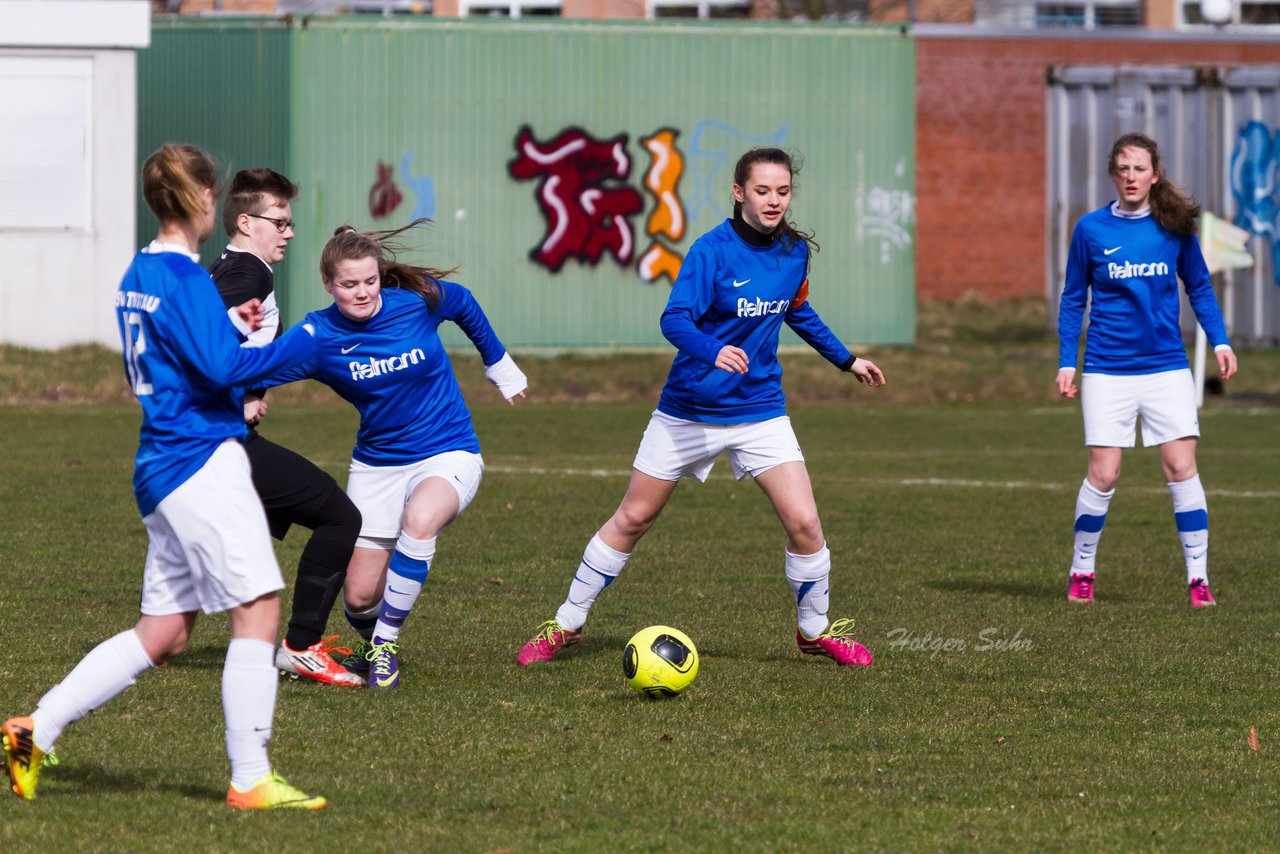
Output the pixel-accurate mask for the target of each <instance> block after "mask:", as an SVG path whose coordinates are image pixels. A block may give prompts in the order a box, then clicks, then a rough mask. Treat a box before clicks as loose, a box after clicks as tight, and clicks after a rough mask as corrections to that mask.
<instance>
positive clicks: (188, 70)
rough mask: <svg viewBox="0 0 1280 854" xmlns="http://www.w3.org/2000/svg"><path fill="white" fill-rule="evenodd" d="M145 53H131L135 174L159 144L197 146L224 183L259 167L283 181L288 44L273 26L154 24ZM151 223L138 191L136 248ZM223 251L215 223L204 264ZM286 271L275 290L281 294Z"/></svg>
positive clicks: (151, 231) (150, 233) (285, 268)
mask: <svg viewBox="0 0 1280 854" xmlns="http://www.w3.org/2000/svg"><path fill="white" fill-rule="evenodd" d="M152 27H153V31H152V38H151V46H150V47H149V48H147V49H146V50H141V51H139V52H138V166H139V167H141V165H142V161H143V160H145V159H146V158H147V156H148V155H150V154H151V152H153V151H155V150H156V149H157V148H158V147H160V146H161V145H162V144H164V143H166V142H189V143H192V144H195V145H199V146H200V147H201V148H204V149H205V150H207V151H209V152H210V153H212V154H213V155H215V156H216V157H217V158H218V162H219V163H220V164H221V165H222V167H223V168H224V169H225V170H226V175H227V178H228V180H229V179H230V177H231V175H234V174H235V172H236V171H238V170H240V169H248V168H252V167H257V166H266V167H269V168H272V169H276V170H279V171H281V172H283V173H284V174H288V173H289V165H290V164H289V146H290V135H291V133H292V132H293V124H292V121H291V119H290V114H289V101H290V90H291V87H292V60H291V53H292V50H293V39H292V36H291V33H290V30H289V28H288V27H287V26H285V25H283V24H282V23H281V22H279V21H276V20H273V19H264V18H253V19H250V20H234V19H219V20H211V21H201V22H200V23H199V24H198V25H195V26H193V25H192V24H191V23H190V22H187V21H175V20H173V19H166V18H163V17H158V18H156V19H155V20H154V21H153V22H152ZM155 233H156V220H155V217H153V216H152V215H151V212H150V211H149V210H147V206H146V204H145V203H144V202H143V201H142V188H141V187H139V188H138V245H139V246H142V245H145V244H146V243H147V242H148V241H150V240H151V238H153V237H154V236H155ZM225 245H226V238H225V235H224V233H223V231H222V225H221V223H220V222H219V224H218V226H217V231H216V232H215V233H214V236H213V237H212V238H211V239H210V240H209V241H208V242H207V243H206V244H205V245H204V247H203V249H204V256H205V259H206V260H207V261H212V260H213V259H214V258H216V257H217V255H218V253H219V252H221V251H222V247H223V246H225ZM289 272H290V265H289V264H282V265H280V270H279V271H278V273H277V279H276V282H277V286H278V287H279V288H280V290H281V292H282V293H281V295H282V296H284V295H285V294H287V292H288V275H289Z"/></svg>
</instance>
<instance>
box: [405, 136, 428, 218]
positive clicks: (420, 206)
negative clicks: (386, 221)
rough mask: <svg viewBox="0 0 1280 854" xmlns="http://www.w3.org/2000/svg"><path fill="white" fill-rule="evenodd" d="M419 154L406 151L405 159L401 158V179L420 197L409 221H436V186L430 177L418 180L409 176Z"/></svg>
mask: <svg viewBox="0 0 1280 854" xmlns="http://www.w3.org/2000/svg"><path fill="white" fill-rule="evenodd" d="M417 156H418V155H417V152H415V151H406V152H405V154H404V157H402V158H400V178H401V180H403V181H404V183H405V184H407V185H408V186H409V189H410V190H413V194H414V195H415V196H417V197H418V203H417V204H416V205H415V206H414V208H413V214H412V215H411V216H410V217H409V219H410V220H411V221H412V220H415V219H418V218H419V217H426V218H427V219H435V216H436V185H435V181H433V180H432V178H431V176H430V175H419V176H418V177H416V178H412V177H410V176H409V166H410V165H411V164H412V163H413V160H414V158H415V157H417Z"/></svg>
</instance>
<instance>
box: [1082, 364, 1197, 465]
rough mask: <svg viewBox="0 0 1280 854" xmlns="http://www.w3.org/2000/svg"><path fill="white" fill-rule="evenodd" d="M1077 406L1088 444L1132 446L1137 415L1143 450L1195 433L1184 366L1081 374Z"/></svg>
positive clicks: (1192, 388) (1191, 388) (1192, 390)
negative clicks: (1147, 371)
mask: <svg viewBox="0 0 1280 854" xmlns="http://www.w3.org/2000/svg"><path fill="white" fill-rule="evenodd" d="M1080 407H1081V409H1083V410H1084V443H1085V444H1086V445H1089V446H1093V447H1103V448H1132V447H1133V439H1134V422H1135V421H1136V420H1137V418H1138V416H1142V445H1143V447H1146V448H1149V447H1151V446H1152V445H1163V444H1164V443H1165V442H1172V441H1173V440H1174V439H1183V438H1186V437H1188V436H1196V437H1198V436H1199V435H1200V419H1199V417H1198V416H1197V414H1196V384H1195V380H1194V379H1192V377H1191V371H1190V369H1187V368H1183V369H1181V370H1176V371H1161V372H1160V373H1158V374H1126V375H1123V376H1121V375H1117V374H1084V375H1083V376H1081V378H1080Z"/></svg>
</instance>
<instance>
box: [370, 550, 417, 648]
mask: <svg viewBox="0 0 1280 854" xmlns="http://www.w3.org/2000/svg"><path fill="white" fill-rule="evenodd" d="M428 571H429V567H428V566H427V562H426V561H425V560H416V559H414V558H411V557H409V556H408V555H406V554H404V553H403V552H401V551H400V550H399V549H396V551H395V553H394V554H392V555H391V565H390V566H388V567H387V586H386V588H385V589H384V590H383V592H382V611H381V613H379V614H378V624H377V626H375V627H374V629H373V636H374V638H376V639H377V640H379V641H396V640H399V639H400V627H401V626H403V625H404V621H405V619H406V618H408V616H409V612H410V611H412V610H413V605H414V603H415V602H417V601H418V596H419V594H421V593H422V585H423V582H425V581H426V580H427V573H428Z"/></svg>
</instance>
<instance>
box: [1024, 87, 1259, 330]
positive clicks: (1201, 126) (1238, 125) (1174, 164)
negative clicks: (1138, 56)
mask: <svg viewBox="0 0 1280 854" xmlns="http://www.w3.org/2000/svg"><path fill="white" fill-rule="evenodd" d="M1278 91H1280V68H1275V67H1251V68H1239V69H1227V70H1222V69H1216V68H1211V67H1204V66H1199V67H1191V68H1181V67H1160V66H1155V67H1104V66H1079V67H1069V68H1056V69H1053V70H1052V72H1051V74H1050V79H1049V95H1048V96H1049V111H1048V112H1049V119H1048V145H1047V146H1046V156H1047V159H1048V164H1047V166H1048V168H1047V175H1048V193H1047V198H1048V206H1049V216H1048V221H1049V234H1048V246H1049V251H1048V253H1047V264H1048V269H1047V270H1046V277H1045V291H1046V295H1047V297H1048V300H1049V305H1050V309H1051V312H1050V316H1051V317H1056V316H1057V303H1058V297H1059V294H1060V292H1061V289H1062V283H1063V279H1064V277H1065V275H1066V260H1067V247H1068V245H1069V244H1070V241H1071V231H1072V229H1073V228H1074V227H1075V223H1076V220H1078V219H1079V218H1080V217H1081V216H1083V215H1084V214H1086V213H1088V212H1089V211H1091V210H1095V209H1097V208H1099V207H1102V206H1103V205H1105V204H1107V202H1109V201H1110V200H1112V199H1114V198H1115V188H1114V186H1113V185H1112V184H1111V180H1110V178H1109V177H1108V175H1107V156H1108V155H1109V153H1110V151H1111V145H1112V143H1113V142H1114V141H1115V139H1116V137H1117V136H1119V135H1120V134H1122V133H1125V132H1128V131H1131V130H1137V131H1142V132H1143V133H1146V134H1148V135H1150V136H1151V137H1152V138H1154V139H1155V140H1156V141H1157V142H1158V143H1159V145H1160V152H1161V156H1162V158H1163V160H1164V165H1165V171H1166V173H1167V174H1168V175H1169V177H1170V178H1172V179H1173V180H1174V181H1175V182H1177V183H1178V184H1179V185H1181V186H1182V187H1183V188H1184V189H1186V190H1187V191H1188V192H1190V193H1191V194H1192V195H1193V196H1195V198H1196V199H1197V201H1199V202H1200V204H1201V206H1202V207H1203V208H1204V209H1205V210H1207V211H1211V212H1213V213H1215V214H1217V215H1218V216H1221V217H1223V218H1224V219H1228V220H1234V219H1236V218H1237V217H1239V215H1240V214H1241V210H1242V207H1241V204H1240V203H1239V199H1238V198H1236V194H1235V193H1233V191H1232V185H1233V180H1235V181H1236V182H1237V183H1238V180H1239V179H1238V176H1236V178H1234V179H1233V175H1232V167H1231V164H1232V158H1233V154H1235V153H1236V152H1237V151H1238V149H1239V148H1240V146H1241V145H1242V142H1241V134H1242V132H1243V130H1244V129H1245V128H1246V127H1247V126H1248V124H1249V123H1250V122H1258V123H1260V124H1261V125H1262V126H1263V127H1265V128H1266V129H1267V132H1268V135H1269V136H1268V139H1271V138H1273V137H1272V136H1271V135H1274V134H1276V133H1277V131H1280V98H1278V97H1277V92H1278ZM1260 153H1261V152H1260ZM1272 168H1274V165H1273V167H1272ZM1272 174H1273V175H1274V172H1273V173H1272ZM1274 195H1275V194H1274V192H1272V196H1274ZM1270 204H1271V207H1270V210H1271V211H1272V213H1271V226H1270V228H1271V234H1273V235H1274V234H1275V229H1276V227H1277V225H1280V223H1276V221H1275V218H1274V211H1275V210H1276V206H1277V205H1280V199H1272V201H1271V203H1270ZM1272 247H1273V241H1272V240H1271V238H1270V237H1269V236H1268V235H1266V234H1259V235H1258V236H1256V237H1254V238H1253V239H1252V240H1251V248H1252V250H1253V254H1254V267H1253V268H1252V269H1251V270H1247V271H1238V272H1232V273H1227V274H1224V276H1223V280H1224V282H1225V286H1224V287H1223V288H1222V289H1221V290H1220V293H1219V300H1220V302H1221V304H1222V306H1223V313H1224V315H1225V316H1226V319H1227V323H1228V327H1229V329H1230V330H1231V333H1232V337H1233V339H1234V340H1237V341H1240V342H1255V343H1270V342H1275V341H1276V340H1277V339H1278V338H1280V300H1278V299H1277V294H1276V288H1275V286H1274V283H1275V282H1276V279H1275V272H1274V271H1275V265H1274V264H1273V261H1272ZM1184 303H1185V298H1184ZM1183 322H1184V325H1187V326H1188V328H1190V326H1191V324H1192V323H1193V322H1194V316H1192V315H1191V314H1190V312H1189V311H1184V312H1183Z"/></svg>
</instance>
